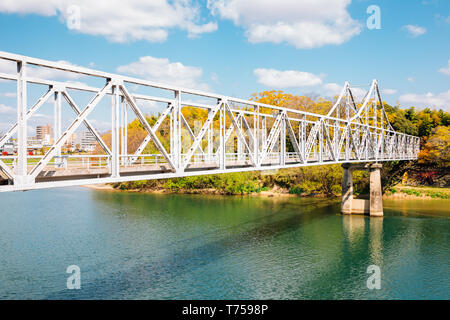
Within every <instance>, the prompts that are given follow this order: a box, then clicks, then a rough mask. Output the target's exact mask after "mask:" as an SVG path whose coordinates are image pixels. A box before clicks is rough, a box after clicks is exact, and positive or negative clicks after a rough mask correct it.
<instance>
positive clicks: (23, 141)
mask: <svg viewBox="0 0 450 320" xmlns="http://www.w3.org/2000/svg"><path fill="white" fill-rule="evenodd" d="M26 67H27V65H26V61H19V62H17V76H18V78H17V167H16V177H15V178H14V185H18V186H21V185H25V184H28V183H29V182H31V181H28V180H27V118H26V114H27V81H26Z"/></svg>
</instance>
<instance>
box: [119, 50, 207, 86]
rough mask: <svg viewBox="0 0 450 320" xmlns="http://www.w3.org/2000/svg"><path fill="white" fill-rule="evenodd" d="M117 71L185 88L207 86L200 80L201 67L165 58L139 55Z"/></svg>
mask: <svg viewBox="0 0 450 320" xmlns="http://www.w3.org/2000/svg"><path fill="white" fill-rule="evenodd" d="M117 72H119V73H126V74H130V75H133V76H138V77H142V78H145V79H147V80H151V81H155V82H160V83H167V84H172V85H178V86H181V87H186V88H195V89H203V90H207V89H208V86H207V85H206V84H204V83H202V82H201V77H202V74H203V71H202V69H201V68H197V67H191V66H185V65H183V64H182V63H181V62H170V61H169V59H166V58H155V57H151V56H145V57H140V58H139V61H136V62H132V63H130V64H127V65H123V66H120V67H118V68H117Z"/></svg>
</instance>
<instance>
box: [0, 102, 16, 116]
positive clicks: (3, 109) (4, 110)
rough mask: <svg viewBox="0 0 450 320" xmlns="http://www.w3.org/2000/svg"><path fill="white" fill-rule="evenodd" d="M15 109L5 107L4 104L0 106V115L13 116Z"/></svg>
mask: <svg viewBox="0 0 450 320" xmlns="http://www.w3.org/2000/svg"><path fill="white" fill-rule="evenodd" d="M15 113H16V109H14V108H11V107H9V106H6V105H4V104H0V114H3V115H5V114H15Z"/></svg>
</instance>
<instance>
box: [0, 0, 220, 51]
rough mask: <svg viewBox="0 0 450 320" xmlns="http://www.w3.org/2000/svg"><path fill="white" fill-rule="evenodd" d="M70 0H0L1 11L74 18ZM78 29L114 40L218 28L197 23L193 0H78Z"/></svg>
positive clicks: (153, 39)
mask: <svg viewBox="0 0 450 320" xmlns="http://www.w3.org/2000/svg"><path fill="white" fill-rule="evenodd" d="M74 4H75V2H74V1H72V0H41V1H33V0H21V1H18V0H2V1H1V2H0V12H6V13H19V14H38V15H42V16H46V17H51V16H57V17H58V18H59V19H60V20H61V21H63V22H67V21H72V20H73V19H74V15H73V11H71V10H70V9H69V8H70V7H71V6H72V7H73V5H74ZM75 6H76V7H78V8H79V12H80V28H79V29H78V30H77V31H78V32H81V33H86V34H90V35H98V36H104V37H106V38H107V39H108V40H110V41H113V42H126V41H135V40H147V41H151V42H160V41H164V40H166V38H167V36H168V33H169V30H170V29H174V28H178V29H182V30H186V31H187V32H188V34H189V36H190V37H195V36H197V35H199V34H201V33H205V32H212V31H215V30H217V24H216V23H215V22H208V23H205V24H202V23H199V20H200V18H201V10H200V8H199V7H198V5H197V4H196V2H195V3H194V1H193V0H173V1H169V0H151V1H142V0H128V1H120V0H96V1H92V0H78V1H76V5H75Z"/></svg>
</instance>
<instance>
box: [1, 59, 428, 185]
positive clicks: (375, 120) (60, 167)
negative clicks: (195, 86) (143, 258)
mask: <svg viewBox="0 0 450 320" xmlns="http://www.w3.org/2000/svg"><path fill="white" fill-rule="evenodd" d="M0 59H2V60H9V61H10V63H15V64H16V65H17V73H13V74H6V73H0V79H7V80H12V81H15V82H16V83H17V123H15V124H14V125H13V126H12V127H11V128H10V130H9V131H8V132H7V133H6V134H4V135H3V137H1V138H0V148H1V147H2V146H3V145H4V144H5V143H6V142H7V141H8V140H9V139H10V138H11V137H13V136H15V137H17V154H16V155H15V156H13V157H9V158H10V161H9V162H8V161H7V160H8V159H7V158H8V157H0V172H1V173H2V176H3V179H4V180H3V181H7V184H5V183H4V185H0V191H17V190H29V189H39V188H50V187H63V186H74V185H86V184H95V183H113V182H123V181H132V180H148V179H161V178H170V177H182V176H191V175H202V174H216V173H225V172H239V171H252V170H266V169H279V168H289V167H301V166H310V165H326V164H335V163H346V162H373V161H393V160H414V159H417V154H418V152H419V147H420V140H419V138H418V137H414V136H410V135H406V134H402V133H398V132H395V131H394V130H393V128H392V126H391V125H390V123H389V121H388V118H387V115H386V113H385V110H384V106H383V102H382V99H381V96H380V90H379V88H378V83H377V81H376V80H374V81H373V82H372V84H371V86H370V89H369V91H368V92H367V94H366V96H365V97H364V99H363V100H362V101H359V102H357V101H356V100H355V97H354V95H353V92H352V88H351V86H350V84H349V83H348V82H346V83H345V85H344V88H343V89H342V92H341V93H340V95H339V97H338V98H337V100H336V102H335V103H334V105H333V107H332V108H331V110H330V111H329V112H328V114H327V115H320V114H314V113H309V112H303V111H299V110H295V109H289V108H282V107H277V106H273V105H266V104H262V103H258V102H255V101H248V100H242V99H237V98H232V97H227V96H223V95H218V94H214V93H208V92H203V91H198V90H190V89H184V88H179V87H176V86H169V85H163V84H159V83H154V82H151V81H146V80H140V79H136V78H131V77H126V76H121V75H117V74H110V73H105V72H100V71H96V70H91V69H87V68H83V67H77V66H70V65H66V64H62V63H57V62H50V61H45V60H41V59H36V58H31V57H26V56H21V55H16V54H11V53H7V52H0ZM30 67H33V68H36V67H40V68H50V69H55V70H59V72H68V73H76V74H79V75H83V76H87V77H91V78H95V79H99V78H100V79H103V81H104V86H103V87H101V88H95V87H91V86H88V85H85V84H81V83H68V82H67V83H66V82H59V81H50V80H43V79H37V78H33V77H30V76H29V75H28V74H27V69H29V68H30ZM27 84H40V85H44V86H46V87H47V88H48V91H46V92H44V93H43V95H42V96H41V98H39V99H38V100H37V101H35V102H34V104H33V105H32V106H31V107H30V108H28V101H27ZM136 86H143V87H149V88H153V89H158V90H161V91H165V92H167V91H168V92H172V95H173V98H163V97H156V96H149V95H143V94H138V93H133V92H132V91H133V90H131V88H134V87H136ZM69 89H70V90H72V91H84V92H89V93H92V94H93V96H92V99H91V100H90V102H89V103H88V104H87V105H83V106H82V107H80V106H79V105H78V104H77V102H76V101H75V99H74V97H73V95H72V94H71V93H69ZM52 96H53V97H54V118H55V120H54V121H55V122H54V126H55V129H54V144H53V145H52V146H51V147H50V149H49V150H48V151H47V152H46V153H45V155H43V156H41V157H37V159H35V161H31V160H32V157H30V156H28V155H27V121H28V120H29V119H30V117H32V116H33V114H35V113H36V112H37V111H38V110H39V108H40V107H41V106H42V105H43V104H44V103H46V102H47V101H48V100H49V99H50V97H52ZM107 96H108V97H110V98H111V108H110V110H108V111H109V112H110V113H111V140H112V141H111V144H110V145H109V146H108V144H107V143H105V141H104V140H103V139H102V137H101V136H100V134H99V133H98V132H97V130H96V129H95V128H94V127H93V125H92V124H91V122H90V121H89V119H88V118H89V115H90V114H91V113H92V111H93V110H94V109H95V108H96V107H97V108H98V105H99V103H100V101H101V100H102V99H106V97H107ZM185 96H188V98H189V97H192V96H196V97H200V98H202V99H208V100H209V101H214V102H213V103H198V102H193V101H192V99H191V100H189V99H188V98H185ZM62 99H64V100H65V101H66V102H67V104H68V105H69V106H70V107H71V108H72V109H73V111H74V115H75V119H74V120H73V122H72V123H71V124H70V125H69V127H68V128H67V129H66V130H65V131H64V132H61V101H62ZM138 101H154V102H158V103H163V104H165V105H166V109H165V110H164V111H163V112H162V113H160V114H159V117H158V119H157V121H156V123H154V124H153V126H151V125H150V124H149V122H148V121H147V119H146V117H145V115H144V113H143V111H142V109H141V108H140V107H139V105H138ZM183 108H196V109H200V110H207V112H206V113H203V114H205V117H204V119H201V120H200V123H201V125H200V126H198V128H193V126H192V123H189V122H188V121H187V120H186V118H185V117H184V115H183V113H182V109H183ZM129 112H132V114H133V118H134V117H136V118H137V119H138V120H139V121H140V123H141V124H142V126H143V127H144V129H145V130H146V133H147V136H146V137H145V139H144V140H143V141H142V143H141V145H140V146H139V147H138V148H137V150H135V151H134V152H132V153H129V152H128V146H127V123H128V120H127V119H128V118H130V115H129V114H128V113H129ZM165 121H168V122H169V123H170V126H169V127H170V134H169V139H170V146H169V148H168V149H167V148H166V147H165V146H164V144H163V141H162V140H161V135H160V131H159V128H160V126H161V124H162V123H163V122H165ZM82 124H84V125H85V126H86V127H87V129H88V130H89V131H91V133H92V134H93V135H94V137H95V138H96V140H97V141H98V144H99V146H100V147H101V149H102V150H103V152H104V154H102V155H98V158H99V159H100V160H99V164H98V169H100V168H101V167H102V166H101V164H102V163H103V162H102V161H105V166H104V167H103V168H102V170H103V171H101V172H100V171H96V172H95V173H93V174H92V170H91V169H92V167H90V166H92V164H89V160H90V159H92V158H93V157H95V155H89V156H83V155H79V156H76V155H73V156H70V157H71V158H77V157H78V160H80V159H81V160H80V161H81V162H82V164H83V165H82V166H79V167H75V168H69V167H70V164H71V163H75V162H69V165H68V163H67V159H66V158H68V157H69V156H67V155H63V154H62V153H61V148H62V147H63V145H64V144H65V143H66V142H67V140H68V138H69V137H70V136H71V135H72V134H73V133H74V132H75V131H76V130H77V129H78V128H79V127H80V125H82ZM149 143H153V145H154V146H155V147H156V150H158V151H157V153H156V154H153V155H148V154H144V153H143V152H144V150H145V149H146V147H147V145H148V144H149ZM34 158H36V157H34ZM65 159H66V160H65ZM149 159H153V160H152V161H148V160H149ZM64 161H66V162H64ZM77 163H79V162H77ZM86 163H87V165H86ZM77 170H78V171H77ZM65 171H70V174H67V175H66V176H65V175H64V172H65ZM54 172H58V173H59V176H58V178H56V176H55V179H53V180H52V178H51V176H52V173H54ZM49 176H50V178H49Z"/></svg>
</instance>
